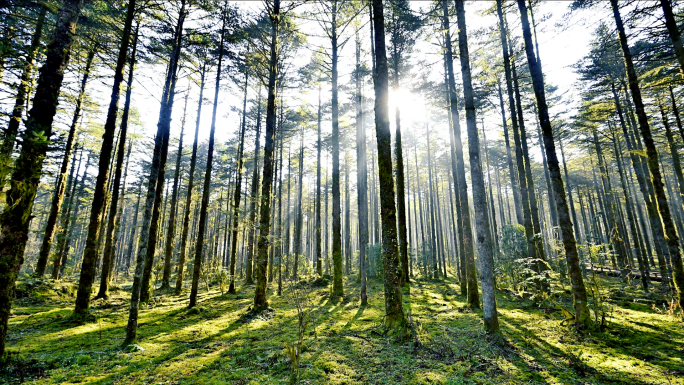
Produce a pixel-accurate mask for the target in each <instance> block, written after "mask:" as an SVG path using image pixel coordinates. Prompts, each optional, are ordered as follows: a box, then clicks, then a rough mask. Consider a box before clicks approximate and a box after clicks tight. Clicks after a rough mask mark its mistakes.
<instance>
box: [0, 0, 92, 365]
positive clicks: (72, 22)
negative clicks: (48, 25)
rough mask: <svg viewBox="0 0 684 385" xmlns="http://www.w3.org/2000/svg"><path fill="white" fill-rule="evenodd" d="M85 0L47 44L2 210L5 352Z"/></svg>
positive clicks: (0, 314)
mask: <svg viewBox="0 0 684 385" xmlns="http://www.w3.org/2000/svg"><path fill="white" fill-rule="evenodd" d="M81 3H82V2H81V1H80V0H64V1H63V3H62V10H61V12H60V14H59V17H58V19H57V23H56V27H55V31H54V33H53V36H52V40H51V42H50V44H48V47H47V57H46V59H45V64H44V65H43V67H42V68H41V70H40V76H39V77H38V85H37V87H36V93H35V96H34V98H33V107H32V108H31V110H30V111H29V113H28V119H27V121H26V129H25V131H24V133H23V135H22V148H21V152H20V154H19V157H18V158H17V160H16V161H15V162H14V168H13V171H12V176H11V180H10V189H9V191H8V192H7V194H6V196H5V200H6V202H7V204H6V205H5V208H4V210H3V213H2V215H1V216H0V266H2V268H0V357H3V356H4V354H5V343H6V339H7V327H8V321H9V317H10V312H11V310H10V309H11V307H12V300H13V297H14V283H15V281H16V279H17V275H18V274H19V269H20V268H21V265H22V264H23V262H24V249H25V248H26V242H27V241H28V233H29V225H30V220H31V214H32V212H33V201H34V198H35V197H36V191H37V189H38V184H39V182H40V175H41V171H42V168H43V161H44V159H45V156H46V153H47V150H48V147H49V145H50V140H49V138H50V137H51V136H52V122H53V119H54V116H55V113H56V110H57V99H58V97H59V91H60V88H61V86H62V80H63V79H64V71H65V70H66V67H67V64H68V62H69V54H70V52H71V45H72V41H73V38H74V35H75V33H74V32H75V31H76V22H77V20H78V17H79V14H80V12H81Z"/></svg>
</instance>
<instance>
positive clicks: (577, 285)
mask: <svg viewBox="0 0 684 385" xmlns="http://www.w3.org/2000/svg"><path fill="white" fill-rule="evenodd" d="M518 8H519V9H520V18H521V21H522V29H523V38H524V40H525V53H526V55H527V63H528V65H529V67H530V74H531V76H532V85H533V88H534V94H535V97H536V99H537V108H538V114H539V123H540V125H541V129H542V134H543V136H544V150H545V151H546V158H547V161H548V163H549V174H550V177H551V182H552V185H553V190H554V194H555V195H554V200H555V201H556V207H557V209H558V223H559V225H560V228H561V237H562V240H563V246H564V248H565V258H566V261H567V264H568V270H569V273H570V280H571V283H572V293H573V300H574V308H575V323H576V324H577V325H586V324H587V323H588V322H589V317H590V316H589V308H588V307H587V292H586V288H585V286H584V279H583V278H582V269H581V267H580V261H579V255H578V253H577V242H576V240H575V234H574V231H573V224H572V221H571V220H570V210H569V208H568V202H567V201H566V199H565V187H564V186H563V179H562V178H561V173H560V167H559V165H558V157H557V155H556V145H555V143H554V141H553V130H552V128H551V120H550V118H549V109H548V105H547V103H546V91H545V90H544V76H543V74H542V71H541V66H540V65H539V62H538V61H537V58H536V57H535V55H534V49H533V46H532V34H531V32H530V23H529V20H528V18H527V6H526V5H525V1H524V0H518Z"/></svg>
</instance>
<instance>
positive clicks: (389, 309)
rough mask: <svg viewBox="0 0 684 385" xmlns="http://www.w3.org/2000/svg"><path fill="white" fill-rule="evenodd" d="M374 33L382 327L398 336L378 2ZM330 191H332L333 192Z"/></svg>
mask: <svg viewBox="0 0 684 385" xmlns="http://www.w3.org/2000/svg"><path fill="white" fill-rule="evenodd" d="M372 5H373V29H374V31H375V41H374V47H375V63H376V69H375V74H374V81H373V85H374V88H375V135H376V138H377V147H378V169H379V170H378V171H379V175H380V204H381V211H380V214H381V216H382V265H383V269H384V272H385V273H384V276H383V279H384V288H385V290H384V291H385V327H386V328H387V329H388V330H390V331H392V332H395V333H398V334H401V333H403V332H404V330H405V328H406V318H405V316H404V310H403V306H402V292H401V261H400V255H399V249H398V246H397V218H396V206H395V204H394V181H393V180H392V179H393V178H392V144H391V140H390V124H389V81H388V71H387V51H386V47H385V17H384V11H383V2H382V0H373V4H372ZM333 191H334V190H333Z"/></svg>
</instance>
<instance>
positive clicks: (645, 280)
mask: <svg viewBox="0 0 684 385" xmlns="http://www.w3.org/2000/svg"><path fill="white" fill-rule="evenodd" d="M612 139H613V151H614V152H615V160H616V162H617V167H618V173H619V174H620V185H621V187H622V194H623V196H624V197H625V206H627V219H628V220H629V224H630V228H631V230H632V239H633V240H634V245H635V249H636V255H637V262H638V263H639V272H640V273H641V284H642V287H643V288H644V291H645V292H648V286H649V284H650V275H651V273H650V272H649V269H648V263H644V262H645V258H646V256H645V255H642V253H641V248H640V247H639V236H638V229H637V223H636V216H635V215H634V206H633V205H632V199H631V198H630V196H629V190H628V189H627V183H626V182H625V173H624V171H623V168H622V160H621V159H620V156H621V151H620V150H619V149H618V140H617V138H615V137H613V138H612Z"/></svg>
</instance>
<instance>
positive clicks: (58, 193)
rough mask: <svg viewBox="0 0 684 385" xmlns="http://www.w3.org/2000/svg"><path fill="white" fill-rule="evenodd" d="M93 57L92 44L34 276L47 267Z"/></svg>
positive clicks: (93, 49) (40, 274)
mask: <svg viewBox="0 0 684 385" xmlns="http://www.w3.org/2000/svg"><path fill="white" fill-rule="evenodd" d="M94 57H95V46H93V47H92V48H91V49H90V51H89V52H88V58H87V59H86V65H85V69H84V70H83V79H81V88H80V90H79V92H78V97H77V98H76V109H75V110H74V117H73V119H72V121H71V127H70V128H69V134H68V136H67V142H66V146H65V149H64V157H63V158H62V166H61V167H60V170H59V175H57V178H56V179H57V182H56V186H55V189H54V193H53V196H52V205H51V206H50V214H49V215H48V218H47V224H46V225H45V232H44V236H43V243H42V245H41V247H40V252H39V253H38V263H37V264H36V271H35V273H34V275H35V276H36V277H42V276H43V275H44V274H45V268H46V267H47V262H48V257H49V256H50V249H51V248H52V240H53V236H54V234H55V230H56V227H57V216H58V215H59V211H60V208H61V207H62V201H63V200H64V193H65V190H66V177H67V172H68V171H69V161H70V160H71V153H72V151H73V148H74V143H75V140H76V130H77V129H78V120H79V119H80V117H81V106H82V105H83V99H84V97H85V90H86V85H87V83H88V78H89V76H90V67H91V65H92V63H93V58H94ZM0 183H1V182H0Z"/></svg>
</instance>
